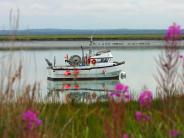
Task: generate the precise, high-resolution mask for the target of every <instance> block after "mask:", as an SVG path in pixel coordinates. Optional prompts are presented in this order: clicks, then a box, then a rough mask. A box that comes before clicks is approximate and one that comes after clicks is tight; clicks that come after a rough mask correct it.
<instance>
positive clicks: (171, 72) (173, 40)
mask: <svg viewBox="0 0 184 138" xmlns="http://www.w3.org/2000/svg"><path fill="white" fill-rule="evenodd" d="M180 39H181V29H180V26H179V25H177V24H176V23H173V24H172V25H171V26H169V28H168V30H167V32H166V35H165V46H164V51H163V52H162V53H161V54H160V55H159V58H158V59H157V60H156V62H157V64H158V68H157V71H158V75H157V76H156V77H155V79H156V81H157V83H158V87H157V94H158V96H159V97H162V98H166V97H170V96H173V95H174V94H176V91H177V86H178V84H177V82H178V77H177V75H178V67H179V58H178V57H179V51H178V42H179V40H180Z"/></svg>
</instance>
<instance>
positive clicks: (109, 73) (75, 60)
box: [45, 38, 126, 81]
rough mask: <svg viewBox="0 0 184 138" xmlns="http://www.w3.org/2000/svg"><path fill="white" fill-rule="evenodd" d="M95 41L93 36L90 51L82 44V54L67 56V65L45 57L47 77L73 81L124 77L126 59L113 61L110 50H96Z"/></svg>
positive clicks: (54, 79) (55, 79)
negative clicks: (52, 61) (58, 63)
mask: <svg viewBox="0 0 184 138" xmlns="http://www.w3.org/2000/svg"><path fill="white" fill-rule="evenodd" d="M94 46H95V43H94V42H93V39H92V38H91V40H90V43H89V51H88V52H87V53H84V49H83V47H82V46H81V50H82V55H81V56H80V55H72V56H70V57H69V56H68V54H67V55H66V56H65V63H66V64H65V65H56V64H55V63H56V59H55V58H54V63H51V62H50V61H49V60H48V59H45V60H46V62H47V64H48V67H47V79H48V80H52V81H60V80H66V81H73V80H105V79H124V78H126V73H125V72H123V71H122V70H123V64H125V61H120V62H118V61H113V56H112V53H111V51H110V50H107V49H103V50H98V51H97V52H94V50H93V49H94Z"/></svg>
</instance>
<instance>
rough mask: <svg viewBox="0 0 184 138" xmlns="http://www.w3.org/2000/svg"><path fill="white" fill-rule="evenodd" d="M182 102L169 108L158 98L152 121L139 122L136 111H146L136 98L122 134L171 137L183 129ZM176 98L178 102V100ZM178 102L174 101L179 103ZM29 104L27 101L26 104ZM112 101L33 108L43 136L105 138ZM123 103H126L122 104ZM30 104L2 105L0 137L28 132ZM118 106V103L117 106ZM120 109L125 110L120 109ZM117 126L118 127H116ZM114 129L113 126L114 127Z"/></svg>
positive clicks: (127, 109) (127, 111)
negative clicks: (172, 131)
mask: <svg viewBox="0 0 184 138" xmlns="http://www.w3.org/2000/svg"><path fill="white" fill-rule="evenodd" d="M175 100H176V101H177V103H178V102H179V103H178V104H175V106H174V107H175V108H173V109H170V110H169V112H172V113H169V112H168V111H166V110H164V108H161V107H160V105H161V103H162V101H161V100H158V99H156V100H155V101H154V102H153V105H152V108H151V109H150V110H149V114H150V115H151V120H150V121H149V122H138V121H136V120H135V118H134V114H135V112H136V111H139V110H142V109H140V107H139V106H138V103H137V102H135V101H132V102H130V103H126V104H125V105H123V106H122V107H124V108H125V115H124V119H122V120H121V119H120V121H122V122H121V124H123V128H122V133H123V132H126V133H127V134H129V135H130V136H132V137H136V138H139V137H140V138H141V137H142V138H147V137H150V138H155V137H157V138H165V137H168V131H169V130H170V129H172V128H173V127H176V128H177V129H178V130H180V131H183V128H184V123H183V122H184V118H183V114H184V110H183V109H182V108H177V106H178V107H180V104H181V103H182V101H183V99H175ZM175 100H174V101H175ZM174 101H172V100H171V101H170V102H173V103H175V102H174ZM25 104H26V103H25ZM110 104H112V103H108V102H104V103H94V104H90V105H88V104H82V103H81V104H75V103H72V104H60V103H34V106H32V107H31V108H32V109H34V110H36V111H39V118H40V119H41V120H42V121H43V124H42V125H41V126H40V127H39V128H37V129H36V132H37V134H38V136H39V137H56V138H57V137H58V138H59V137H64V138H81V137H84V138H94V137H95V138H102V137H106V135H105V133H104V132H105V130H104V121H105V119H108V122H109V123H110V124H111V121H113V120H116V118H112V117H114V116H111V112H112V110H111V108H110V107H111V105H110ZM122 104H123V103H122ZM26 106H27V108H29V105H24V104H23V103H22V104H19V106H18V107H15V106H13V105H12V104H9V105H6V107H5V106H4V105H3V104H1V105H0V108H1V112H0V114H1V116H0V117H1V119H0V137H5V136H7V137H21V136H22V135H23V134H22V133H24V132H25V129H24V127H23V122H22V120H21V114H22V113H23V112H24V111H25V108H24V107H26ZM116 106H118V105H116ZM118 110H121V108H119V109H118ZM116 127H117V126H116ZM112 129H113V128H112Z"/></svg>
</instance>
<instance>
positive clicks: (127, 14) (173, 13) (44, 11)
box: [0, 0, 184, 25]
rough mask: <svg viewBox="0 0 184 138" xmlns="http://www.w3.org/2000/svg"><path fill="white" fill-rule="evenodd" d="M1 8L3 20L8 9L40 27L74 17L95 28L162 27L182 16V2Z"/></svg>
mask: <svg viewBox="0 0 184 138" xmlns="http://www.w3.org/2000/svg"><path fill="white" fill-rule="evenodd" d="M0 7H1V8H0V18H2V19H4V18H6V17H7V16H9V11H10V9H11V8H13V9H16V8H19V9H20V12H21V16H22V17H23V18H28V17H30V19H35V20H36V21H38V22H40V23H41V22H42V21H41V20H43V19H41V18H44V21H46V20H48V22H50V21H49V19H51V20H52V19H56V18H61V19H68V18H70V19H72V18H73V19H76V17H77V16H78V17H79V19H80V20H81V24H83V23H84V22H86V21H85V20H86V19H87V20H90V21H92V22H94V24H95V22H97V21H94V20H98V21H99V22H100V23H103V21H102V18H103V20H104V25H105V24H108V25H109V24H111V23H113V21H111V23H106V22H105V21H108V22H109V21H110V20H116V21H117V20H119V22H120V23H123V20H126V21H124V22H126V23H129V24H132V23H131V22H132V21H135V19H136V20H137V23H138V24H141V22H142V23H143V21H144V20H145V21H146V20H147V19H149V20H150V21H147V22H148V23H150V22H151V20H152V22H155V20H157V21H158V22H160V23H161V22H163V21H162V20H164V19H165V21H172V20H176V21H180V20H181V18H183V13H184V8H183V7H184V1H183V0H54V1H53V0H0ZM46 18H47V19H46ZM90 18H91V19H90ZM139 19H140V20H142V21H139ZM158 19H159V20H158ZM56 20H57V19H56ZM64 22H65V21H64ZM76 22H78V23H79V21H76ZM134 23H135V22H134ZM65 24H66V23H65ZM68 24H70V23H68ZM114 24H115V25H116V24H118V23H114ZM151 24H152V23H151ZM158 24H159V23H158ZM53 25H54V24H53ZM91 25H92V24H91Z"/></svg>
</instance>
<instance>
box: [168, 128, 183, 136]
mask: <svg viewBox="0 0 184 138" xmlns="http://www.w3.org/2000/svg"><path fill="white" fill-rule="evenodd" d="M180 135H181V132H179V131H178V130H176V129H172V130H170V131H169V136H170V137H171V138H177V137H179V136H180Z"/></svg>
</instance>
